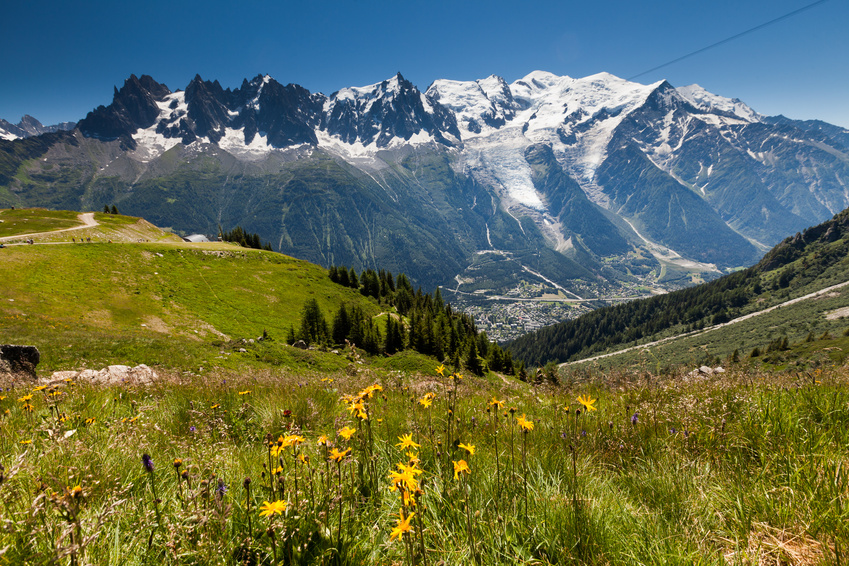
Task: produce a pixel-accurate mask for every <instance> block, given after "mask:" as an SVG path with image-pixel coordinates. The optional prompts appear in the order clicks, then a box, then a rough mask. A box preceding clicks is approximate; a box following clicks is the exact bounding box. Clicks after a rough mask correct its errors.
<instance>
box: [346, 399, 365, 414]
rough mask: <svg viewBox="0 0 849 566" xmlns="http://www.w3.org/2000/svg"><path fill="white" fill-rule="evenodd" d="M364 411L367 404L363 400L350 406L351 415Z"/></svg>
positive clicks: (356, 401) (358, 400)
mask: <svg viewBox="0 0 849 566" xmlns="http://www.w3.org/2000/svg"><path fill="white" fill-rule="evenodd" d="M363 410H365V403H364V402H363V400H362V399H355V400H354V401H353V402H352V403H351V404H350V405H348V412H349V413H351V414H354V413H356V412H357V411H363Z"/></svg>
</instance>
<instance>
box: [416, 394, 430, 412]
mask: <svg viewBox="0 0 849 566" xmlns="http://www.w3.org/2000/svg"><path fill="white" fill-rule="evenodd" d="M432 403H433V399H431V398H429V397H428V396H427V395H425V396H424V397H422V398H421V399H419V405H421V406H422V407H424V408H425V409H429V408H430V406H431V404H432Z"/></svg>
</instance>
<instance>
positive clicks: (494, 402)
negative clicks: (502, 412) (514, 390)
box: [489, 397, 504, 410]
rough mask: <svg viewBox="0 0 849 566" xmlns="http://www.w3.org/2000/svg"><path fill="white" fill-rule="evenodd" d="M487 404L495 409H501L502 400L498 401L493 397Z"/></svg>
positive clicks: (502, 406) (502, 405)
mask: <svg viewBox="0 0 849 566" xmlns="http://www.w3.org/2000/svg"><path fill="white" fill-rule="evenodd" d="M489 406H490V407H495V409H496V410H497V409H503V408H504V401H499V400H498V399H496V398H495V397H493V398H492V401H490V402H489Z"/></svg>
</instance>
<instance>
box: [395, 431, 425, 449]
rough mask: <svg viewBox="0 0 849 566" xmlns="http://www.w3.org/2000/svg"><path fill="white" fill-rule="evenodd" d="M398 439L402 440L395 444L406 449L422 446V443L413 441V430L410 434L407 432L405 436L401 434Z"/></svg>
mask: <svg viewBox="0 0 849 566" xmlns="http://www.w3.org/2000/svg"><path fill="white" fill-rule="evenodd" d="M398 440H400V441H401V442H399V443H398V444H396V445H395V446H397V447H398V448H400V449H401V450H406V449H407V448H421V446H422V445H421V444H416V443H415V442H414V441H413V433H412V432H411V433H410V434H405V435H404V436H399V437H398Z"/></svg>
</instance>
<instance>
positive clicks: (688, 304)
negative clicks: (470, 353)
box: [508, 210, 849, 365]
mask: <svg viewBox="0 0 849 566" xmlns="http://www.w3.org/2000/svg"><path fill="white" fill-rule="evenodd" d="M847 234H849V210H844V211H843V212H841V213H839V214H837V215H836V216H835V217H834V218H832V219H831V220H829V221H827V222H824V223H823V224H820V225H818V226H815V227H812V228H809V229H807V230H805V231H804V232H802V233H798V234H796V235H795V236H792V237H789V238H786V239H785V240H784V241H782V242H781V243H780V244H778V245H777V246H776V247H775V248H773V249H772V250H770V251H769V252H768V253H767V254H766V255H765V256H764V257H763V259H762V260H761V261H760V262H759V263H758V264H757V265H755V266H753V267H750V268H748V269H745V270H742V271H738V272H736V273H732V274H730V275H727V276H725V277H722V278H720V279H717V280H715V281H711V282H709V283H705V284H703V285H698V286H696V287H691V288H688V289H682V290H680V291H675V292H672V293H668V294H665V295H659V296H657V297H652V298H649V299H641V300H637V301H632V302H630V303H624V304H620V305H616V306H612V307H606V308H602V309H599V310H596V311H593V312H590V313H587V314H586V315H584V316H582V317H580V318H578V319H575V320H571V321H567V322H563V323H561V324H557V325H554V326H550V327H547V328H543V329H541V330H539V331H537V332H534V333H532V334H528V335H526V336H523V337H521V338H519V339H517V340H516V341H514V342H513V343H511V344H510V345H509V347H508V350H509V351H510V352H512V353H513V356H514V358H516V359H519V360H522V361H524V362H525V363H526V364H527V365H542V364H545V363H547V362H550V361H555V362H558V363H562V362H566V361H571V360H577V359H581V358H584V357H587V356H589V355H591V354H594V353H598V352H604V351H606V350H608V349H611V348H616V347H617V346H624V345H628V344H631V345H632V344H636V343H639V341H647V340H649V339H656V338H659V337H662V336H669V335H674V334H678V333H683V332H687V331H691V330H695V329H700V328H704V327H706V326H709V325H714V324H719V323H722V322H726V321H728V320H731V319H734V318H736V317H738V316H740V315H743V314H746V313H749V312H754V311H757V310H761V309H763V308H767V307H769V306H772V305H775V304H777V303H780V302H782V301H784V300H787V299H791V298H793V297H796V296H801V295H803V294H805V293H807V292H812V291H815V290H817V289H820V288H823V287H826V286H827V285H831V284H835V283H838V282H842V281H845V280H846V279H849V260H847V255H849V238H847Z"/></svg>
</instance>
